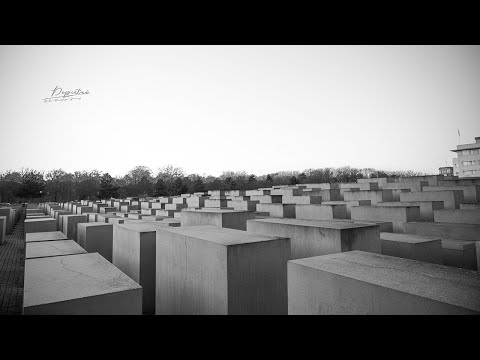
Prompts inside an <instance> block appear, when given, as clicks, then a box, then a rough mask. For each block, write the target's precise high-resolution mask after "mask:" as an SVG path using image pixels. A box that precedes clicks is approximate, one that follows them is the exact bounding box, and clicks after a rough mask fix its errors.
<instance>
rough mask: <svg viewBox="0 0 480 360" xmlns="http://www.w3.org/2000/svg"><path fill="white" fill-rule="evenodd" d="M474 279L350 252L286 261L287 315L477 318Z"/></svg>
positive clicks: (479, 282)
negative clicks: (456, 315) (475, 316)
mask: <svg viewBox="0 0 480 360" xmlns="http://www.w3.org/2000/svg"><path fill="white" fill-rule="evenodd" d="M478 299H480V275H479V274H478V273H476V272H473V271H469V270H464V269H456V268H452V267H447V266H444V265H439V264H431V263H426V262H422V261H416V260H410V259H403V258H399V257H393V256H387V255H381V254H373V253H368V252H363V251H350V252H343V253H340V254H330V255H325V256H316V257H310V258H306V259H299V260H294V261H289V262H288V314H289V315H323V314H328V315H340V314H379V315H394V314H397V315H446V314H451V315H454V314H480V302H479V301H478Z"/></svg>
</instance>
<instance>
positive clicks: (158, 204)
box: [151, 202, 167, 210]
mask: <svg viewBox="0 0 480 360" xmlns="http://www.w3.org/2000/svg"><path fill="white" fill-rule="evenodd" d="M165 205H167V203H161V202H154V203H152V205H151V209H153V210H155V209H161V210H165Z"/></svg>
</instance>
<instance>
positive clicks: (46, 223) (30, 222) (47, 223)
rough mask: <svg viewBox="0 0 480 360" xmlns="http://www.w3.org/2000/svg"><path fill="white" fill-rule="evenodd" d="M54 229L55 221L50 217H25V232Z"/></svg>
mask: <svg viewBox="0 0 480 360" xmlns="http://www.w3.org/2000/svg"><path fill="white" fill-rule="evenodd" d="M56 230H57V222H56V221H55V219H53V218H51V217H49V218H43V219H26V220H25V222H24V231H25V234H28V233H34V232H45V231H56Z"/></svg>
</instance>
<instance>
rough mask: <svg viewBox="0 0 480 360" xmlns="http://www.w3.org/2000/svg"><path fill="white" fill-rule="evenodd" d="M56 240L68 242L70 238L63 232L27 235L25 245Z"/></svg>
mask: <svg viewBox="0 0 480 360" xmlns="http://www.w3.org/2000/svg"><path fill="white" fill-rule="evenodd" d="M56 240H68V238H67V237H66V236H65V235H64V234H63V233H62V232H61V231H46V232H36V233H29V234H25V243H29V242H38V241H56Z"/></svg>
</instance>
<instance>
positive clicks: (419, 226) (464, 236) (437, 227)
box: [405, 222, 480, 241]
mask: <svg viewBox="0 0 480 360" xmlns="http://www.w3.org/2000/svg"><path fill="white" fill-rule="evenodd" d="M405 232H406V233H408V234H416V235H423V236H438V237H441V238H442V239H444V238H446V239H459V240H471V241H478V240H480V225H476V224H456V223H440V222H409V223H406V224H405Z"/></svg>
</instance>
